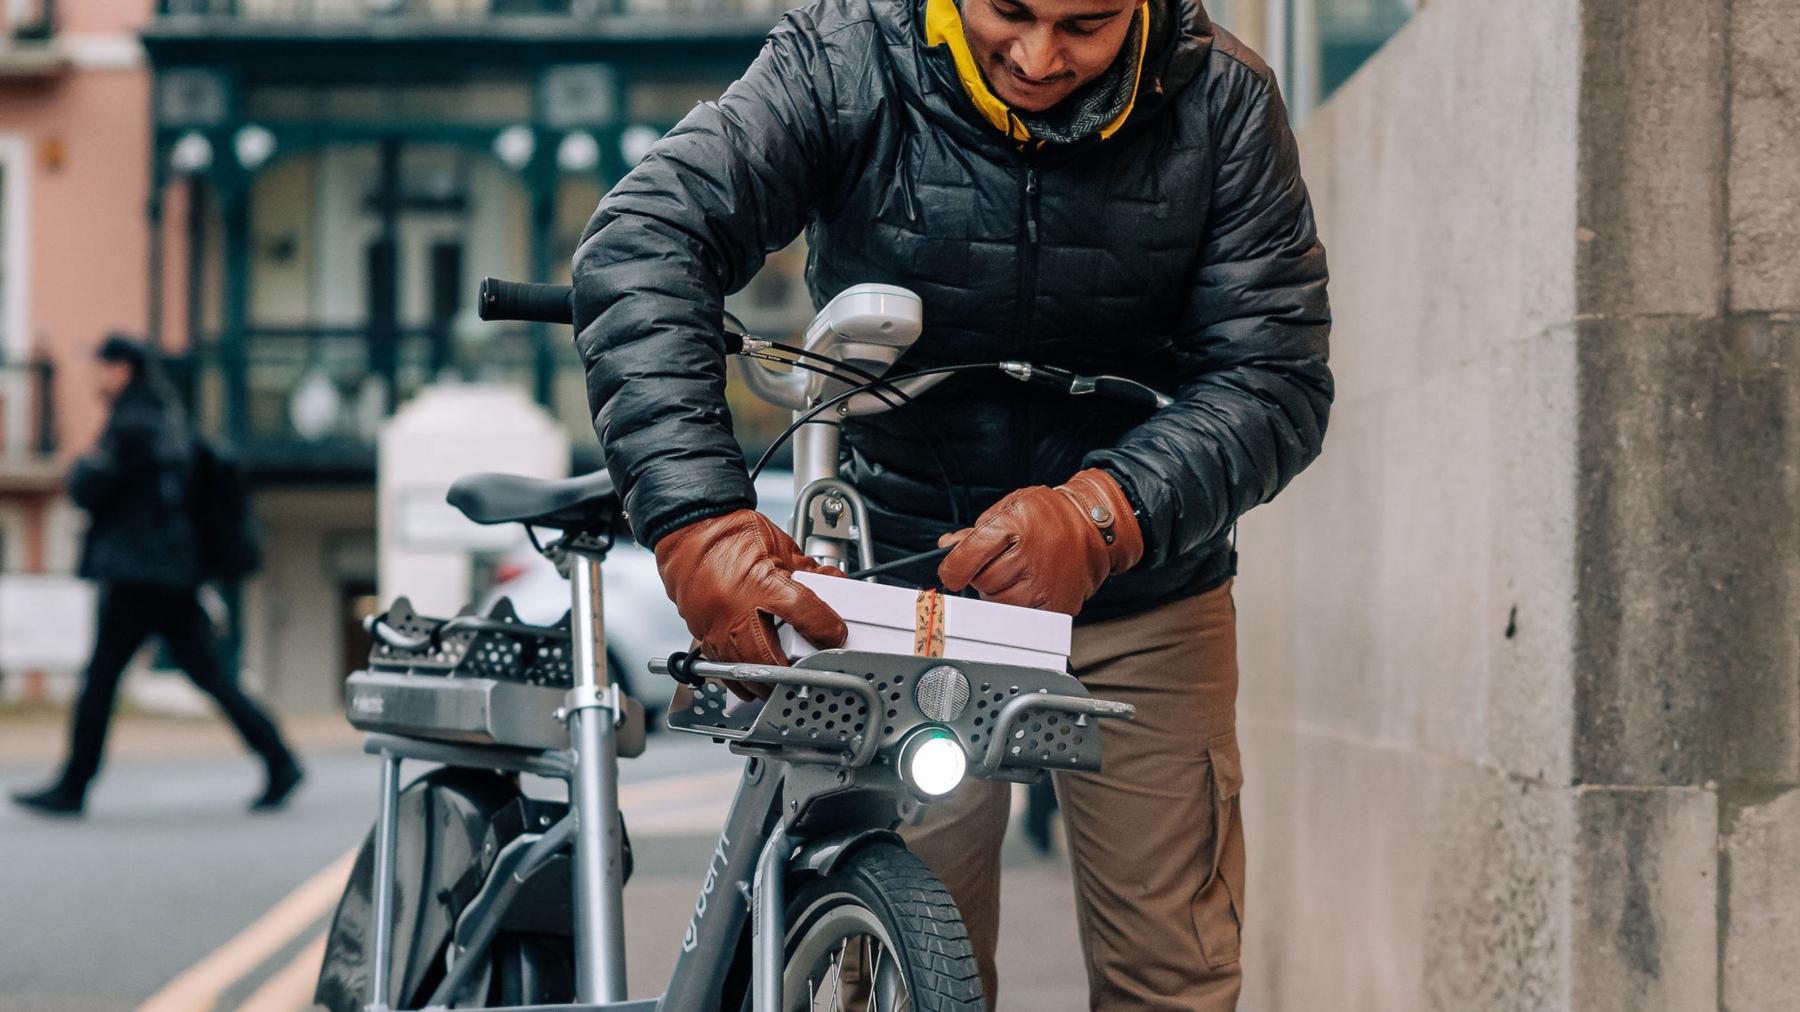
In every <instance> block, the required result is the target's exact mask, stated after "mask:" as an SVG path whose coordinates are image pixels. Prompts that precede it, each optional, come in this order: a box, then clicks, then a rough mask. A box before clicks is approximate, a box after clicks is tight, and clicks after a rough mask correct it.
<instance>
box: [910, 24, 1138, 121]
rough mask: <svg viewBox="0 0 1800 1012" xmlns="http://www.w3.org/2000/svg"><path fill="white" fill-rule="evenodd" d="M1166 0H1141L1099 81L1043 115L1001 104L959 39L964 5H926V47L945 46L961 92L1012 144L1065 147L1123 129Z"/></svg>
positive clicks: (963, 40) (1084, 87)
mask: <svg viewBox="0 0 1800 1012" xmlns="http://www.w3.org/2000/svg"><path fill="white" fill-rule="evenodd" d="M1166 3H1167V0H1144V2H1142V3H1140V4H1139V5H1138V7H1137V9H1136V10H1135V11H1133V12H1132V15H1131V26H1130V27H1129V28H1128V29H1127V30H1126V33H1125V40H1124V43H1123V45H1121V46H1120V49H1119V55H1118V57H1117V58H1115V59H1114V60H1113V62H1112V65H1111V66H1109V67H1107V68H1106V70H1105V71H1103V72H1102V73H1101V74H1100V76H1099V77H1096V78H1095V79H1094V80H1092V81H1089V82H1088V83H1087V84H1084V85H1082V86H1081V87H1080V88H1077V89H1076V90H1075V92H1074V93H1073V94H1071V95H1070V96H1069V97H1068V98H1065V99H1063V100H1062V101H1061V102H1058V103H1057V104H1056V105H1055V106H1053V107H1051V108H1049V109H1046V110H1044V111H1043V112H1027V111H1024V110H1020V109H1013V108H1010V107H1008V106H1007V105H1006V104H1005V103H1003V102H1001V101H1000V100H999V98H998V97H997V96H996V95H995V94H994V92H993V89H992V88H991V86H989V84H988V82H987V78H986V75H985V74H983V73H982V72H981V70H980V69H979V67H978V66H977V64H976V61H975V58H974V56H973V54H972V53H971V52H970V50H969V46H968V42H967V41H966V40H965V39H964V37H963V29H962V0H928V4H927V41H928V42H929V43H930V44H932V45H939V44H948V45H949V47H950V50H951V52H952V55H953V57H954V59H955V62H956V64H957V69H958V71H959V72H960V75H961V77H962V80H963V87H964V90H965V91H967V92H969V97H970V98H971V99H972V100H973V101H974V102H975V105H976V107H977V108H978V109H979V110H980V111H981V112H982V114H983V115H984V116H986V117H987V118H988V119H989V121H990V122H993V123H994V125H995V126H996V127H997V128H999V129H1000V130H1002V131H1004V132H1005V133H1007V134H1008V135H1009V136H1011V137H1012V138H1013V139H1015V140H1021V141H1023V140H1032V141H1038V142H1045V141H1052V142H1056V143H1061V144H1067V143H1070V142H1073V141H1078V140H1081V139H1083V138H1086V137H1090V136H1093V135H1096V134H1098V135H1099V136H1100V137H1102V138H1105V137H1110V136H1111V135H1112V134H1113V132H1114V131H1116V130H1118V129H1119V127H1121V126H1123V125H1124V122H1125V119H1126V117H1127V116H1128V114H1129V113H1130V111H1131V107H1132V105H1133V103H1134V102H1135V101H1136V99H1137V93H1138V85H1139V78H1140V75H1141V74H1142V73H1143V68H1144V62H1145V59H1146V58H1147V56H1148V54H1149V52H1150V50H1149V46H1148V44H1147V42H1148V40H1149V39H1152V38H1154V37H1155V36H1156V33H1157V31H1158V30H1159V27H1160V26H1161V24H1162V15H1163V13H1164V8H1165V6H1166Z"/></svg>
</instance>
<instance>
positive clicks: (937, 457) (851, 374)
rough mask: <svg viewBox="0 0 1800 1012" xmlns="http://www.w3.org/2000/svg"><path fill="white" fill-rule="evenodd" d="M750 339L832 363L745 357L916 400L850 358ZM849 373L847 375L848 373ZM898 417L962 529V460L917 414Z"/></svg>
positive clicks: (885, 397) (886, 397)
mask: <svg viewBox="0 0 1800 1012" xmlns="http://www.w3.org/2000/svg"><path fill="white" fill-rule="evenodd" d="M747 340H751V341H756V342H758V343H760V344H762V345H764V346H765V347H767V348H769V349H773V350H776V351H785V352H790V353H792V354H795V355H797V356H801V357H804V358H808V359H815V360H817V361H820V362H825V363H829V366H830V368H824V367H821V366H818V365H814V364H812V363H809V362H803V361H797V360H795V359H784V358H778V357H776V356H774V355H764V354H761V353H760V352H758V351H753V350H743V351H739V352H738V354H739V355H741V356H743V357H744V358H754V359H756V360H758V361H762V362H778V363H780V364H782V365H787V366H792V367H793V368H796V369H804V370H806V371H807V372H811V373H817V374H818V375H820V376H824V377H826V378H828V379H834V380H837V381H838V382H840V383H846V384H851V385H856V382H855V381H857V380H861V381H862V383H861V385H860V387H859V389H866V390H868V391H869V392H870V393H871V394H874V395H875V396H876V397H879V398H881V400H882V402H883V403H885V404H887V405H888V407H890V408H899V407H903V406H908V405H911V404H912V403H913V399H912V396H911V395H909V394H908V393H907V392H906V391H904V390H901V389H900V388H899V387H896V386H894V384H893V381H892V380H888V379H883V378H882V377H880V376H877V375H875V374H874V373H872V372H869V371H868V370H867V369H862V368H859V367H857V366H854V365H850V364H849V363H847V362H839V361H837V360H836V359H833V358H831V357H830V356H827V355H820V354H817V353H816V352H810V351H807V350H806V349H805V348H796V347H794V346H793V345H789V344H781V343H779V342H776V341H767V340H764V339H762V338H747ZM846 373H847V374H848V375H845V374H846ZM891 398H898V400H897V401H896V400H894V399H891ZM896 417H898V418H900V419H901V421H902V422H904V423H905V424H906V425H908V426H910V427H911V428H912V430H913V433H914V434H915V435H916V436H917V437H918V439H919V442H921V443H923V444H924V445H925V449H926V450H927V451H929V452H930V454H931V462H932V465H933V466H934V467H935V468H936V469H937V472H938V478H939V479H940V480H941V481H943V483H944V488H945V490H946V492H947V493H948V495H949V497H950V522H951V523H952V524H954V525H955V526H956V528H957V529H961V528H962V526H963V515H964V510H965V508H967V507H968V496H969V490H968V485H967V482H965V481H963V480H961V479H962V478H963V473H962V461H960V460H957V458H956V454H955V452H954V451H952V450H950V448H949V447H947V446H945V445H944V443H943V441H942V440H941V439H940V438H939V437H938V436H937V435H934V434H933V433H932V432H930V431H929V430H928V429H926V427H925V426H924V425H923V424H921V423H920V421H919V419H918V418H916V417H914V416H913V415H912V414H910V413H907V414H904V415H899V416H896ZM787 435H788V433H783V434H782V436H781V437H780V438H778V439H776V440H775V442H774V443H772V444H770V448H771V450H773V449H774V448H775V447H779V446H780V445H781V442H782V440H783V439H785V438H787ZM945 453H949V455H950V459H951V460H952V461H953V462H955V464H956V469H955V475H954V479H955V480H953V479H952V474H951V469H950V467H948V466H947V465H946V464H945V463H944V454H945ZM764 456H765V457H766V456H767V455H766V454H765V455H764ZM760 469H761V467H760V464H759V466H758V471H760ZM756 474H757V471H752V472H751V475H750V476H751V478H752V480H754V479H755V477H756ZM959 497H960V498H959Z"/></svg>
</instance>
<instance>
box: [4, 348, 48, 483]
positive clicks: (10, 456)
mask: <svg viewBox="0 0 1800 1012" xmlns="http://www.w3.org/2000/svg"><path fill="white" fill-rule="evenodd" d="M55 393H56V368H55V366H54V365H52V364H51V362H50V360H48V359H45V358H33V359H30V360H27V361H23V362H8V361H5V360H4V359H0V491H41V490H47V489H49V488H53V487H55V486H56V484H57V482H58V480H59V472H58V469H57V465H56V450H57V440H56V410H55V409H56V403H55Z"/></svg>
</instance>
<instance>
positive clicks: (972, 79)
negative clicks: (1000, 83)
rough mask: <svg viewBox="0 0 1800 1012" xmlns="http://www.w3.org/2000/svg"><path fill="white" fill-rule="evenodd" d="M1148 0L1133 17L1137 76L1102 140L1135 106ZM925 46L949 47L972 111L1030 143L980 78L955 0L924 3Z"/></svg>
mask: <svg viewBox="0 0 1800 1012" xmlns="http://www.w3.org/2000/svg"><path fill="white" fill-rule="evenodd" d="M1148 6H1149V0H1144V2H1143V3H1140V4H1138V7H1137V12H1136V13H1135V14H1134V15H1133V17H1137V18H1142V19H1143V22H1144V23H1143V25H1142V26H1141V28H1140V30H1139V31H1138V33H1137V36H1138V58H1137V77H1136V78H1135V79H1134V80H1133V81H1132V82H1131V97H1130V98H1129V99H1127V100H1126V101H1125V108H1123V109H1120V110H1119V114H1118V115H1117V116H1114V117H1113V119H1112V122H1110V123H1108V124H1106V125H1105V126H1103V127H1101V128H1100V138H1101V139H1102V140H1104V139H1106V138H1108V137H1111V136H1112V135H1113V134H1114V133H1116V132H1118V129H1119V128H1120V127H1122V126H1124V125H1125V120H1126V118H1127V117H1129V116H1130V115H1131V107H1132V106H1134V105H1136V104H1137V93H1138V84H1139V83H1140V82H1141V81H1142V80H1143V77H1144V50H1145V47H1146V46H1148V44H1149V40H1150V24H1149V21H1150V12H1149V11H1148V10H1147V9H1146V8H1147V7H1148ZM925 44H926V45H928V46H949V47H950V55H951V57H952V58H953V59H954V60H955V61H956V76H957V77H959V78H961V79H962V86H963V91H964V92H966V93H968V96H969V100H970V101H971V102H973V103H975V109H976V111H977V112H979V113H981V115H982V118H983V119H986V120H987V121H988V122H989V123H991V124H993V127H994V129H996V130H998V131H1000V132H1001V133H1003V134H1005V135H1006V136H1007V137H1009V138H1011V139H1013V140H1015V141H1029V140H1031V130H1030V129H1029V128H1028V127H1026V125H1025V122H1024V121H1023V120H1021V119H1020V118H1019V117H1018V114H1016V113H1014V112H1013V111H1012V108H1011V107H1010V106H1008V105H1007V104H1006V103H1005V102H1003V101H1001V100H1000V96H998V95H996V94H994V91H993V89H992V88H989V87H988V83H987V78H985V77H983V76H981V68H980V67H979V66H978V65H976V63H975V54H974V53H973V52H971V51H970V50H969V40H968V39H967V38H965V37H964V36H963V23H962V12H961V11H960V10H958V9H957V7H956V0H926V3H925Z"/></svg>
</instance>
